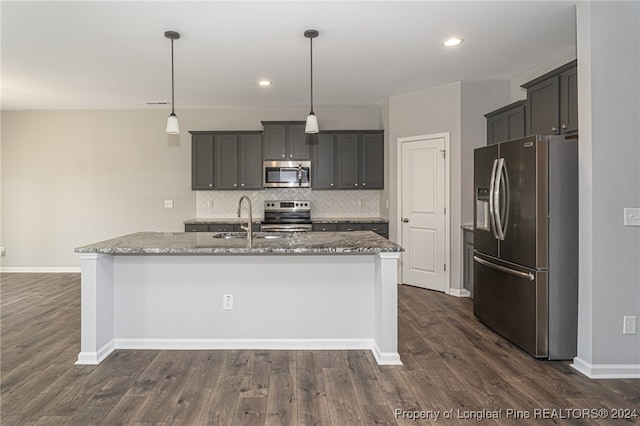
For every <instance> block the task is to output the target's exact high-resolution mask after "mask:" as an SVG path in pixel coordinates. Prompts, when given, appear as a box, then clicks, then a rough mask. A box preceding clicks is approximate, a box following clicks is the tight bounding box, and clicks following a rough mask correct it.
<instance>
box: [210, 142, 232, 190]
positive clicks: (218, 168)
mask: <svg viewBox="0 0 640 426" xmlns="http://www.w3.org/2000/svg"><path fill="white" fill-rule="evenodd" d="M214 165H215V168H214V171H215V184H214V188H215V189H237V188H238V135H215V138H214Z"/></svg>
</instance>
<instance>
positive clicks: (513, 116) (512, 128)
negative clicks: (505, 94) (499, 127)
mask: <svg viewBox="0 0 640 426" xmlns="http://www.w3.org/2000/svg"><path fill="white" fill-rule="evenodd" d="M504 115H505V118H504V122H505V124H506V139H503V140H511V139H517V138H523V137H524V136H525V119H524V117H525V107H524V104H523V105H519V106H517V107H514V108H513V109H510V110H509V111H505V113H504Z"/></svg>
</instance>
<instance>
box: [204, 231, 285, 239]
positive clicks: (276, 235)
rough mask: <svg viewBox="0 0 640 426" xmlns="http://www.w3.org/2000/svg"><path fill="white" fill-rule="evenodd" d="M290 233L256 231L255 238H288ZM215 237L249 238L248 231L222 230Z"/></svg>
mask: <svg viewBox="0 0 640 426" xmlns="http://www.w3.org/2000/svg"><path fill="white" fill-rule="evenodd" d="M288 236H289V235H288V234H287V233H286V232H254V233H253V238H259V239H265V240H274V239H278V238H287V237H288ZM213 238H222V239H225V240H234V239H245V240H246V239H247V233H246V232H221V233H219V234H215V235H214V236H213Z"/></svg>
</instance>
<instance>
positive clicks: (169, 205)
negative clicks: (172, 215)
mask: <svg viewBox="0 0 640 426" xmlns="http://www.w3.org/2000/svg"><path fill="white" fill-rule="evenodd" d="M164 208H165V209H172V208H173V200H164Z"/></svg>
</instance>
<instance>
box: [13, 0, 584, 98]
mask: <svg viewBox="0 0 640 426" xmlns="http://www.w3.org/2000/svg"><path fill="white" fill-rule="evenodd" d="M0 13H1V15H2V16H1V19H2V33H1V36H2V108H3V109H96V108H99V109H103V108H104V109H147V108H165V109H168V108H169V107H168V106H166V105H162V106H149V105H147V102H148V101H169V100H170V99H171V74H170V73H171V68H170V41H169V40H168V39H166V38H165V37H164V32H165V31H166V30H175V31H178V32H180V33H181V34H182V37H181V38H180V39H179V40H177V41H175V42H174V52H175V101H176V102H175V104H176V105H175V106H176V110H179V109H180V108H217V107H232V108H234V107H249V106H251V107H293V106H296V107H297V106H302V105H308V104H309V40H308V39H306V38H305V37H304V36H303V33H304V31H305V30H306V29H317V30H318V31H319V32H320V36H319V37H318V38H317V39H315V40H314V42H313V52H314V105H315V106H338V105H340V106H357V105H380V104H381V102H382V101H383V100H384V99H385V98H387V97H389V96H391V95H396V94H400V93H406V92H411V91H415V90H419V89H423V88H427V87H433V86H437V85H441V84H446V83H450V82H453V81H477V80H509V79H511V78H512V77H513V76H515V75H517V74H519V73H522V72H523V71H525V70H528V69H530V68H533V67H535V66H536V65H539V64H541V63H543V62H545V61H546V60H548V59H549V58H552V57H554V56H556V55H560V54H562V53H566V52H567V51H569V50H571V49H575V45H576V39H575V30H576V28H575V1H569V2H563V1H533V2H528V1H510V2H506V1H500V2H488V1H472V2H459V1H443V2H438V1H411V2H400V1H377V2H366V1H353V2H352V1H340V2H338V1H320V2H315V1H297V2H276V1H259V2H249V1H234V2H223V1H199V2H187V1H139V2H131V1H125V2H115V1H102V2H98V1H71V2H57V1H44V2H31V1H28V2H24V1H23V2H19V1H6V0H3V1H2V3H1V10H0ZM452 35H457V36H460V37H462V38H464V43H462V44H461V45H460V46H458V47H455V48H445V47H443V46H442V42H443V40H444V39H445V38H447V37H448V36H452ZM262 78H267V79H269V80H272V81H273V85H272V86H271V87H268V88H261V87H258V85H257V81H258V80H259V79H262Z"/></svg>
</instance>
